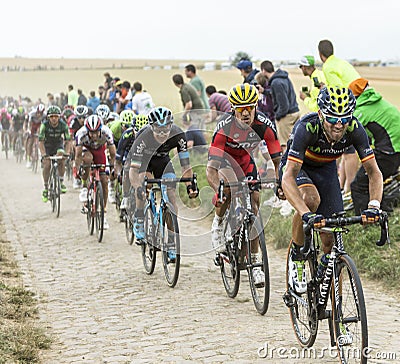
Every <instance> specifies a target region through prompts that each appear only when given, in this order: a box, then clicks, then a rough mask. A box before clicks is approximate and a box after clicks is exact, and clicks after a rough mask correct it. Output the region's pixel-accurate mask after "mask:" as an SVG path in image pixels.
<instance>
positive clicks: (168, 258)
mask: <svg viewBox="0 0 400 364" xmlns="http://www.w3.org/2000/svg"><path fill="white" fill-rule="evenodd" d="M161 236H162V239H163V241H162V245H161V249H162V260H163V266H164V274H165V279H166V280H167V283H168V285H169V286H170V287H175V285H176V283H177V282H178V277H179V268H180V261H181V257H180V239H179V226H178V219H177V217H176V214H175V212H174V210H173V207H172V205H170V204H169V203H168V204H167V206H166V207H165V208H164V210H163V231H162V235H161Z"/></svg>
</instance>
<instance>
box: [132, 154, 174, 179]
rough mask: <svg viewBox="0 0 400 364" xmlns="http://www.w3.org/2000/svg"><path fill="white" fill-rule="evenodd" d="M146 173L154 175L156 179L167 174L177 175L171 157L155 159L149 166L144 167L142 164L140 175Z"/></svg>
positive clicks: (152, 159)
mask: <svg viewBox="0 0 400 364" xmlns="http://www.w3.org/2000/svg"><path fill="white" fill-rule="evenodd" d="M145 171H146V172H150V173H152V174H153V176H154V178H161V177H162V175H163V174H166V173H175V170H174V167H173V166H172V163H171V159H170V158H169V156H165V157H153V158H151V160H150V162H149V164H148V165H143V163H142V165H141V166H140V168H139V173H141V172H145Z"/></svg>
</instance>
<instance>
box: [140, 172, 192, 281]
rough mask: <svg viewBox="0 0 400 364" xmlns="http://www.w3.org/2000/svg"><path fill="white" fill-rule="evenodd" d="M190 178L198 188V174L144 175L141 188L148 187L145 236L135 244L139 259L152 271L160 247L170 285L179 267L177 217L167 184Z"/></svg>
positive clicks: (145, 267)
mask: <svg viewBox="0 0 400 364" xmlns="http://www.w3.org/2000/svg"><path fill="white" fill-rule="evenodd" d="M180 182H192V186H194V188H195V189H196V190H197V176H196V174H195V173H194V174H193V177H192V178H154V179H150V178H147V177H145V180H144V185H143V188H144V190H145V191H147V187H148V185H149V184H152V187H151V188H150V191H149V192H148V194H147V196H146V203H145V207H144V235H145V238H144V239H142V240H140V241H138V242H137V244H138V245H141V248H142V259H143V265H144V269H145V271H146V273H147V274H153V272H154V268H155V265H156V256H157V255H156V253H157V251H161V256H162V262H163V268H164V274H165V279H166V280H167V283H168V285H169V286H170V287H175V285H176V283H177V282H178V277H179V268H180V259H181V257H180V236H179V225H178V218H177V215H176V212H175V209H174V206H173V205H172V203H171V202H170V201H169V198H168V194H167V188H168V186H171V187H173V188H174V187H175V184H176V183H180Z"/></svg>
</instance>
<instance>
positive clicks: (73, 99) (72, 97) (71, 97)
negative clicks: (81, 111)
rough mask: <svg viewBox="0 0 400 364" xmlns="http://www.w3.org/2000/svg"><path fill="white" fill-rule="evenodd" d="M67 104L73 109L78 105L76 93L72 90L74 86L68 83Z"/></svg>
mask: <svg viewBox="0 0 400 364" xmlns="http://www.w3.org/2000/svg"><path fill="white" fill-rule="evenodd" d="M67 96H68V105H71V106H73V107H74V109H75V108H76V106H77V105H78V97H79V95H78V93H77V92H76V91H75V90H74V86H72V85H68V93H67Z"/></svg>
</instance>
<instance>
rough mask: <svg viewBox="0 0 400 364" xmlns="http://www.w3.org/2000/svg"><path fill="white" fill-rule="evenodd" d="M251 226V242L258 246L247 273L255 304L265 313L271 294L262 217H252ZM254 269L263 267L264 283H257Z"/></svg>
mask: <svg viewBox="0 0 400 364" xmlns="http://www.w3.org/2000/svg"><path fill="white" fill-rule="evenodd" d="M249 227H250V235H249V237H250V240H251V244H256V245H257V247H258V248H257V254H255V256H254V255H253V253H252V254H251V259H250V263H251V264H250V265H249V266H248V268H247V273H248V276H249V283H250V290H251V296H252V297H253V302H254V306H255V307H256V310H257V312H258V313H259V314H261V315H264V314H265V313H266V312H267V310H268V305H269V294H270V282H269V266H268V255H267V247H266V245H265V237H264V230H263V227H262V224H261V220H260V218H256V217H254V218H252V220H251V222H250V225H249ZM253 257H254V258H256V261H253ZM254 269H261V271H262V272H263V273H264V283H258V284H256V282H255V281H254V275H253V272H254Z"/></svg>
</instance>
